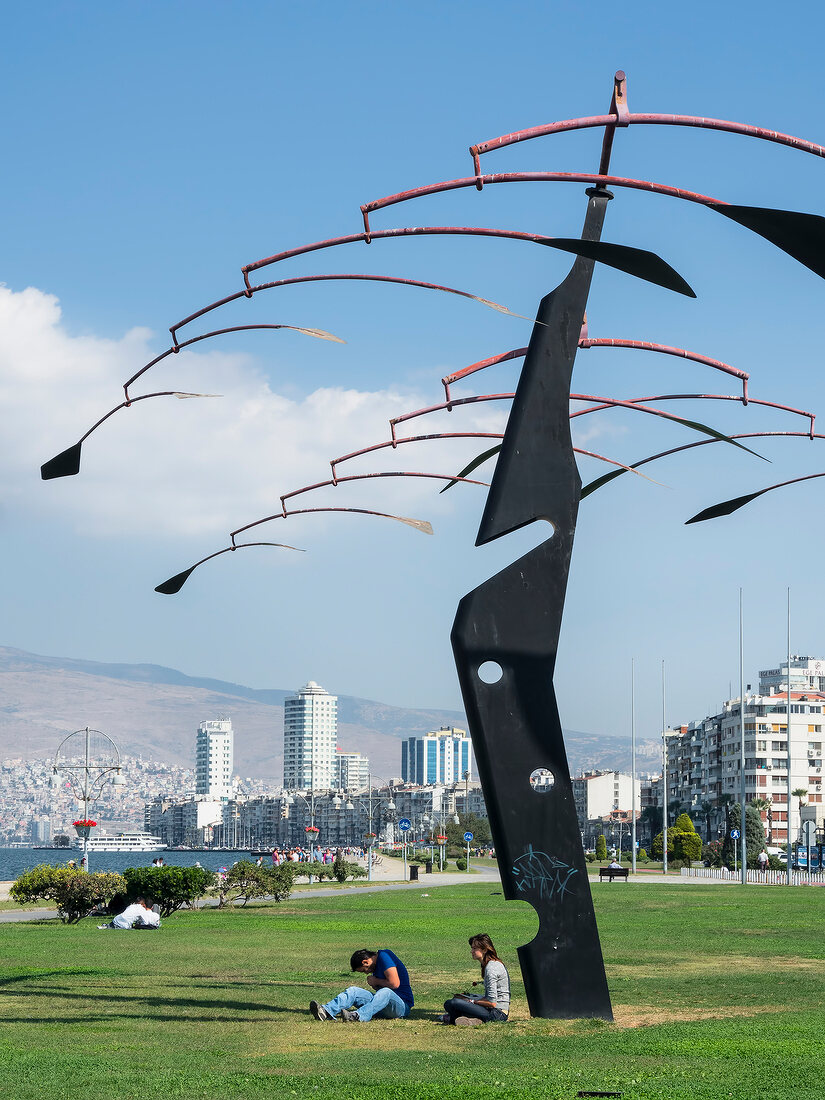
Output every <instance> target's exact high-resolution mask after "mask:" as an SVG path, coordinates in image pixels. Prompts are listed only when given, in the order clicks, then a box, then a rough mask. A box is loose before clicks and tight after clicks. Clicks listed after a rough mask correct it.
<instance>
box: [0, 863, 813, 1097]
mask: <svg viewBox="0 0 825 1100" xmlns="http://www.w3.org/2000/svg"><path fill="white" fill-rule="evenodd" d="M427 893H428V891H427V890H426V888H424V889H423V890H422V892H421V893H419V892H418V891H406V892H404V891H391V892H386V893H381V894H373V895H358V894H356V895H342V896H340V897H330V898H317V897H316V898H313V897H305V898H302V899H296V898H293V899H292V900H290V901H289V902H286V903H284V904H283V905H281V906H272V907H269V906H256V907H254V908H250V909H248V910H242V909H236V910H234V911H228V912H217V911H214V910H205V911H201V912H197V913H181V914H178V915H176V916H174V917H172V918H170V919H169V920H168V921H165V922H164V926H163V928H162V930H161V931H160V932H159V933H158V934H154V933H152V934H145V935H144V934H142V933H122V934H119V933H115V932H98V931H97V929H96V928H95V927H94V924H93V922H92V921H84V922H82V923H81V924H79V925H76V926H72V927H67V926H62V925H60V924H59V923H57V922H48V923H45V922H44V923H38V922H37V921H36V917H35V916H34V915H33V918H32V921H31V922H28V923H25V924H16V925H13V924H6V925H0V943H2V952H0V1072H1V1073H2V1076H0V1080H2V1082H3V1093H4V1096H8V1097H9V1100H29V1098H32V1100H33V1098H35V1097H37V1098H41V1097H45V1098H47V1100H51V1098H61V1100H63V1098H65V1100H75V1098H78V1100H79V1098H80V1097H83V1098H84V1100H86V1098H91V1097H95V1098H96V1097H103V1098H108V1097H112V1098H114V1100H132V1098H135V1100H137V1098H142V1100H143V1098H145V1100H149V1098H155V1097H188V1098H200V1097H204V1098H206V1097H209V1098H214V1100H223V1098H230V1100H234V1098H239V1097H263V1096H278V1097H281V1096H285V1097H292V1096H297V1097H305V1096H309V1097H318V1098H319V1100H321V1098H327V1097H329V1098H332V1097H335V1098H336V1100H339V1098H343V1097H346V1098H350V1097H351V1098H354V1100H359V1098H366V1097H379V1096H380V1097H387V1098H388V1100H389V1098H394V1097H398V1098H399V1100H407V1098H410V1100H412V1098H428V1100H429V1098H433V1100H435V1098H439V1100H441V1098H447V1100H449V1098H458V1097H461V1098H462V1100H464V1098H472V1097H476V1096H477V1097H481V1096H485V1097H486V1096H490V1095H492V1096H495V1097H499V1096H500V1097H528V1096H530V1097H532V1096H538V1097H554V1098H556V1097H558V1098H562V1097H575V1096H576V1093H577V1092H578V1091H579V1090H587V1091H596V1090H613V1091H619V1092H621V1093H622V1095H623V1097H624V1098H625V1100H629V1098H636V1097H639V1098H647V1097H659V1098H663V1100H664V1098H667V1100H688V1098H690V1100H694V1098H696V1100H702V1098H705V1097H708V1098H710V1097H712V1098H714V1100H716V1098H722V1100H724V1098H727V1097H731V1098H734V1100H745V1098H751V1097H753V1098H759V1100H771V1098H774V1097H794V1098H801V1100H813V1098H814V1097H816V1098H817V1100H819V1097H820V1096H821V1090H822V1084H821V1074H822V1069H821V1062H822V1053H823V1050H824V1049H825V1044H824V1043H823V1032H825V1010H824V1009H823V1005H825V965H824V964H823V956H825V939H824V938H823V935H822V924H823V920H822V918H823V905H825V891H822V890H819V889H816V888H810V889H806V888H797V889H792V890H791V889H784V888H782V887H774V888H770V887H765V888H750V889H746V890H741V889H740V888H738V887H710V886H708V887H705V886H690V887H686V886H682V887H667V886H654V885H639V886H635V885H634V886H632V887H630V886H628V887H622V888H619V887H617V886H616V885H615V884H614V885H613V886H609V885H608V884H606V883H605V884H604V885H602V886H599V885H598V884H597V885H595V886H594V888H593V893H594V897H595V900H596V906H597V914H598V918H599V925H600V929H601V935H602V942H603V948H604V953H605V959H606V964H607V974H608V980H609V983H610V989H611V994H612V997H613V1004H614V1011H615V1015H616V1023H615V1024H612V1025H610V1024H605V1023H603V1022H597V1021H586V1020H578V1021H546V1020H530V1019H529V1018H528V1016H527V1011H526V1006H525V1002H524V996H523V991H522V989H521V985H520V982H519V980H518V966H517V962H516V957H515V948H516V946H517V945H518V944H520V943H524V942H526V941H527V940H529V939H530V938H531V936H532V935H533V934H534V931H535V927H536V921H535V915H534V913H533V911H532V909H530V908H529V907H528V906H526V905H524V904H520V903H513V902H505V901H504V899H503V898H502V896H501V894H500V893H498V892H496V889H495V887H494V886H492V885H490V884H484V883H468V884H467V885H462V886H456V887H439V888H437V889H432V890H431V891H429V896H426V895H427ZM479 931H486V932H489V933H490V935H492V937H493V939H494V940H495V942H496V944H497V946H498V948H499V951H500V953H501V954H502V956H503V957H504V958H505V960H506V961H507V962H509V964H510V970H511V976H512V978H513V985H514V989H513V993H514V1007H513V1012H512V1014H511V1020H510V1022H509V1023H507V1024H502V1025H492V1026H486V1027H482V1028H474V1029H467V1030H465V1029H460V1028H443V1027H438V1026H436V1025H435V1024H434V1023H433V1022H432V1021H433V1019H434V1017H435V1015H436V1013H437V1012H438V1011H439V1010H440V1007H441V1002H442V1001H443V999H444V998H445V997H446V996H449V995H451V994H452V993H454V992H456V991H458V990H461V989H463V988H465V987H466V986H467V983H468V982H469V981H471V980H472V979H473V978H474V977H477V976H478V975H477V972H476V971H475V970H474V967H473V966H472V964H471V962H470V959H469V953H468V948H467V937H468V935H470V934H471V933H475V932H479ZM383 946H389V947H392V948H393V949H394V950H396V951H397V953H398V954H399V955H400V956H401V957H402V958H403V959H404V960H405V962H406V963H407V965H408V967H409V969H410V972H411V974H412V977H413V987H414V990H415V993H416V1008H415V1010H414V1012H413V1016H412V1018H411V1019H409V1020H406V1021H373V1022H371V1023H369V1024H362V1025H346V1024H342V1023H323V1024H322V1023H318V1022H316V1021H315V1020H313V1019H312V1018H311V1017H310V1016H309V1014H308V1012H307V1005H308V1002H309V1000H310V999H311V998H313V997H317V998H318V999H320V1000H326V999H327V998H328V997H330V996H331V995H332V994H334V993H336V992H338V991H339V990H340V989H342V988H344V986H346V985H349V984H359V983H357V982H356V981H355V976H354V975H352V974H351V973H350V972H349V969H348V965H347V963H348V959H349V956H350V954H351V952H352V951H353V950H354V949H355V948H358V947H368V948H375V947H383Z"/></svg>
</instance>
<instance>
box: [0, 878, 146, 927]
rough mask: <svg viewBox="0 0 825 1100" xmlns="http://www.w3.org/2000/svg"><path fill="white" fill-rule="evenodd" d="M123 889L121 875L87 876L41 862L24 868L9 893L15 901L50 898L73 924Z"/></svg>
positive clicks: (65, 922) (63, 918)
mask: <svg viewBox="0 0 825 1100" xmlns="http://www.w3.org/2000/svg"><path fill="white" fill-rule="evenodd" d="M125 889H126V880H125V879H124V878H123V876H122V875H117V874H107V873H105V872H103V871H98V872H96V873H95V874H92V875H90V874H89V873H88V872H87V871H78V870H77V869H76V868H74V867H51V866H49V864H47V863H40V864H38V866H37V867H34V868H32V870H31V871H24V872H23V874H22V875H20V877H19V878H18V879H17V880H16V881H15V882H14V883H13V884H12V887H11V890H10V891H9V894H10V895H11V897H12V898H14V900H15V901H19V902H29V901H53V902H55V903H56V904H57V912H58V915H59V916H60V919H61V920H62V921H63V923H64V924H76V923H77V922H78V921H79V920H81V919H82V918H83V917H87V916H88V915H89V913H91V911H92V910H93V909H94V908H95V907H96V906H98V905H106V903H107V902H108V900H109V899H110V898H112V897H114V895H115V894H118V893H122V892H123V891H124V890H125Z"/></svg>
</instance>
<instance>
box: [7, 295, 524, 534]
mask: <svg viewBox="0 0 825 1100" xmlns="http://www.w3.org/2000/svg"><path fill="white" fill-rule="evenodd" d="M270 347H271V345H270ZM160 350H162V345H159V343H158V341H157V340H153V339H152V334H151V333H150V332H149V330H147V329H144V328H135V329H132V330H131V331H129V332H127V333H126V334H125V335H124V336H123V337H122V338H121V339H118V340H112V339H107V338H103V337H100V336H95V335H85V336H74V335H71V334H70V333H69V332H67V330H66V328H65V326H64V325H63V323H62V320H61V311H60V306H59V303H58V301H57V299H56V298H54V297H53V296H52V295H49V294H46V293H44V292H42V291H40V290H38V289H36V288H33V287H29V288H28V289H26V290H23V291H20V292H14V291H11V290H9V289H8V288H6V287H0V401H2V406H3V410H4V417H3V420H4V431H3V433H2V436H1V437H0V462H1V463H2V467H3V470H4V476H3V479H2V488H0V501H2V503H3V504H4V505H6V506H7V507H16V508H18V509H21V510H25V511H27V512H28V513H29V514H32V513H40V514H48V515H50V516H52V517H54V516H55V515H63V516H64V517H66V518H67V519H68V520H69V522H71V523H72V524H73V525H74V526H76V527H77V528H83V529H84V530H86V531H87V532H92V533H94V534H98V535H112V536H114V535H128V534H136V533H141V534H145V533H146V532H147V531H151V532H152V534H153V535H155V536H159V537H163V536H164V535H165V536H176V535H191V534H197V535H200V534H208V535H214V534H218V533H222V534H225V533H226V532H228V531H229V530H230V529H232V528H233V527H237V526H240V525H242V524H244V523H247V522H250V521H252V520H254V519H257V518H259V517H260V516H263V515H266V514H269V513H273V512H275V511H277V510H278V509H279V496H280V494H282V493H284V492H288V491H290V490H292V489H294V488H297V487H300V486H303V485H306V484H310V483H314V482H318V481H323V480H326V479H327V478H328V477H329V476H330V466H329V461H330V459H331V458H333V457H338V456H340V455H342V454H346V453H349V452H351V451H354V450H356V449H358V448H359V447H363V446H366V445H368V444H370V443H374V442H377V441H379V440H384V439H388V438H389V427H388V420H389V418H390V417H391V416H395V415H398V414H399V413H402V412H405V411H408V410H410V409H415V408H419V407H422V406H424V405H428V404H431V403H435V402H436V401H438V400H440V397H439V394H438V388H437V385H436V386H434V388H433V390H432V391H430V392H429V393H428V394H427V395H426V396H424V395H423V394H422V393H410V392H401V391H399V390H393V389H385V390H375V391H360V390H355V389H346V388H344V387H324V388H319V389H317V390H315V391H314V392H312V393H309V394H308V395H307V396H305V397H303V398H301V399H294V398H292V397H288V396H285V395H284V394H280V393H277V392H274V391H273V389H272V388H271V386H270V384H269V381H268V379H267V377H266V375H265V373H264V371H263V370H262V368H261V367H260V365H259V364H258V363H257V362H256V361H255V360H254V359H252V358H251V357H249V356H247V355H243V354H237V353H232V352H226V351H215V350H212V351H201V350H199V351H198V352H191V351H186V352H182V353H180V354H179V355H177V356H174V357H169V358H168V359H167V360H165V361H164V362H163V363H161V364H159V365H158V366H157V367H155V368H154V370H153V371H150V372H149V373H148V374H147V375H146V376H144V378H143V379H141V381H140V384H139V385H138V386H136V387H135V388H134V391H133V392H134V395H137V394H138V393H140V392H150V391H153V390H161V389H163V390H165V389H177V388H179V389H182V390H188V391H194V392H198V393H216V394H222V395H224V396H222V397H220V398H218V399H210V400H196V401H179V400H176V399H175V398H172V397H162V398H155V399H152V400H147V401H141V402H138V403H136V404H133V405H132V407H131V408H129V409H124V410H122V411H121V412H119V413H117V414H116V415H115V416H113V417H112V418H111V419H110V420H109V421H107V422H106V423H105V424H103V425H102V426H101V427H100V428H99V429H98V430H97V431H96V432H95V433H94V434H93V435H92V436H91V437H90V438H89V440H87V442H86V443H85V444H84V448H83V456H82V467H81V475H80V476H79V477H75V478H68V479H59V480H55V481H50V482H42V481H41V480H40V476H39V470H40V466H41V464H42V463H43V462H44V461H45V460H47V459H49V458H51V457H52V456H53V455H55V454H57V453H59V452H60V451H62V450H64V449H65V448H66V447H68V446H70V445H71V444H72V443H73V442H75V441H76V440H77V439H79V437H80V436H81V435H82V434H83V433H84V432H85V431H87V430H88V428H89V427H90V426H91V425H92V424H93V423H94V422H95V421H96V420H98V419H99V418H100V417H101V416H102V415H103V414H104V413H105V412H107V411H108V410H109V409H110V408H112V407H113V406H114V405H116V404H118V403H119V401H121V400H122V397H123V391H122V384H123V381H124V380H125V379H126V378H127V377H129V376H130V375H131V374H133V373H134V372H135V371H136V370H138V369H139V368H140V366H142V365H143V364H144V363H145V362H148V361H149V360H150V359H151V358H153V357H154V356H155V355H157V354H158V352H159V351H160ZM272 354H275V355H277V348H275V351H274V352H273V353H272ZM433 377H435V372H434V375H433ZM439 377H440V376H439ZM505 409H506V407H501V406H496V407H495V409H493V408H492V407H490V406H485V405H479V406H476V407H472V408H471V409H470V410H466V411H463V412H462V413H461V414H460V416H457V415H456V414H452V416H447V414H442V415H441V416H440V417H439V418H438V420H437V422H436V421H435V420H433V419H432V418H423V419H420V420H415V421H412V422H411V423H410V424H408V425H405V426H404V432H403V434H410V435H411V434H423V433H425V432H435V431H470V430H473V429H474V428H477V430H480V431H490V430H500V429H501V426H502V424H503V421H504V416H505ZM477 443H478V441H475V440H469V441H466V444H465V445H464V449H463V450H460V451H459V450H456V449H455V448H454V447H449V446H448V445H446V444H441V443H435V444H428V445H427V447H426V448H425V447H424V445H423V444H422V445H420V446H417V447H408V448H398V449H397V450H387V451H379V452H378V453H377V454H373V455H369V456H366V457H365V458H364V459H360V460H357V462H353V463H352V464H351V465H348V466H344V467H341V470H340V473H342V474H344V473H356V472H359V473H360V472H365V471H367V470H378V469H385V470H402V469H414V470H431V471H438V472H442V473H453V472H454V471H455V470H457V469H458V467H459V466H460V465H461V464H462V463H463V462H464V461H466V457H471V456H472V455H473V454H475V453H477V451H478V450H480V449H484V446H485V444H486V441H481V446H480V447H479V446H477ZM465 456H466V457H465ZM434 497H435V498H436V501H437V502H436V503H434ZM448 497H449V494H448V496H447V497H442V498H440V500H439V499H438V498H437V494H435V493H434V492H433V483H432V482H424V481H414V480H413V479H408V480H405V482H404V485H403V489H402V488H400V486H399V483H398V482H397V481H395V480H394V479H382V480H380V481H374V482H365V483H364V484H362V485H357V486H352V487H347V488H343V487H341V488H339V489H337V490H325V491H324V495H323V497H322V495H321V494H320V493H317V494H313V495H311V496H309V495H308V496H307V497H305V498H301V505H303V506H307V507H309V506H320V505H321V504H340V505H352V506H358V507H369V508H376V509H379V510H386V511H394V512H401V513H403V514H419V513H417V512H416V511H415V508H416V506H418V507H419V511H420V505H421V504H422V503H424V501H425V498H426V506H427V507H426V512H427V516H429V514H430V513H431V512H432V511H433V508H435V510H443V509H448V508H449V507H450V504H449V503H448ZM301 505H299V503H298V502H297V501H296V502H294V503H293V505H292V506H293V507H299V506H301ZM280 537H282V536H281V534H280V532H279V533H278V538H280ZM293 537H294V536H293ZM286 541H293V539H287V540H286Z"/></svg>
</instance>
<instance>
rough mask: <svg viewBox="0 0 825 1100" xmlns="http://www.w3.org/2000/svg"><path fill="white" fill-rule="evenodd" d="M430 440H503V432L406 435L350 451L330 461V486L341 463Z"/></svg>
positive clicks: (334, 480)
mask: <svg viewBox="0 0 825 1100" xmlns="http://www.w3.org/2000/svg"><path fill="white" fill-rule="evenodd" d="M432 439H504V433H503V432H434V433H432V434H430V435H408V436H406V437H405V438H403V439H398V438H397V437H396V438H394V439H387V440H385V441H384V442H383V443H373V444H371V445H370V446H369V447H362V448H361V449H360V450H359V451H352V452H351V453H350V454H348V455H341V457H340V458H333V459H331V460H330V463H329V464H330V467H331V469H332V484H333V485H337V484H338V478H337V474H336V471H335V467H336V466H338V465H339V464H340V463H342V462H349V461H350V459H352V458H360V457H361V456H362V455H367V454H370V453H371V452H372V451H381V450H384V449H385V448H386V447H392V449H393V450H395V449H396V447H398V446H400V445H401V444H402V443H426V442H428V441H430V440H432Z"/></svg>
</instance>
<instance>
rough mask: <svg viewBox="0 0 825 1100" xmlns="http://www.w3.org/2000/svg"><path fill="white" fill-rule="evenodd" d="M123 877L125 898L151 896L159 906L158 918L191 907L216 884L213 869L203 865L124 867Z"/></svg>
mask: <svg viewBox="0 0 825 1100" xmlns="http://www.w3.org/2000/svg"><path fill="white" fill-rule="evenodd" d="M123 877H124V878H125V879H126V892H127V895H128V900H129V901H130V902H132V901H134V900H135V898H139V897H144V898H151V900H152V902H153V903H155V904H157V905H158V906H159V907H160V915H161V917H168V916H169V915H170V914H171V913H174V912H176V910H178V909H182V908H183V906H184V905H189V906H193V905H194V904H195V902H196V901H197V900H198V898H202V897H203V896H204V895H205V894H207V893H209V891H210V890H211V889H212V888H213V887H214V885H215V874H214V872H213V871H207V870H206V868H205V867H127V868H126V870H125V871H124V872H123Z"/></svg>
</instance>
